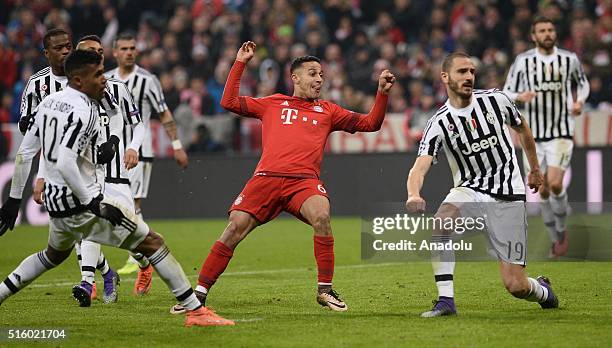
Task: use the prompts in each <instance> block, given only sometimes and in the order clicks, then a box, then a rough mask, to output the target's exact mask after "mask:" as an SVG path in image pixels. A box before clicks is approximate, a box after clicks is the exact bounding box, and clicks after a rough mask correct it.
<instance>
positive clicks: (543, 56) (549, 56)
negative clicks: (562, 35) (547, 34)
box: [535, 46, 557, 62]
mask: <svg viewBox="0 0 612 348" xmlns="http://www.w3.org/2000/svg"><path fill="white" fill-rule="evenodd" d="M535 51H536V55H537V56H538V58H540V59H541V60H543V61H545V62H550V61H551V60H553V59H554V58H555V56H556V55H557V46H554V47H553V51H552V53H551V54H542V53H541V52H540V50H539V49H538V48H537V47H536V49H535Z"/></svg>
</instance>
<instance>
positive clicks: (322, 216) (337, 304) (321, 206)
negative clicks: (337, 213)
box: [300, 195, 348, 312]
mask: <svg viewBox="0 0 612 348" xmlns="http://www.w3.org/2000/svg"><path fill="white" fill-rule="evenodd" d="M329 212H330V208H329V199H328V198H327V197H325V196H321V195H314V196H310V197H308V198H307V199H306V200H305V201H304V203H303V204H302V206H301V208H300V214H301V215H302V216H303V217H304V218H305V219H306V221H308V223H309V224H310V225H311V226H312V228H313V230H314V255H315V260H316V262H317V282H318V283H317V302H318V303H319V304H320V305H321V306H323V307H328V308H329V309H331V310H333V311H338V312H344V311H346V310H348V306H347V305H346V303H345V302H344V301H343V300H342V299H341V298H340V296H339V295H338V293H337V292H336V291H334V289H332V279H333V277H334V236H333V235H332V229H331V223H330V213H329Z"/></svg>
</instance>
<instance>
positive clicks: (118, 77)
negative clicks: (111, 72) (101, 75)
mask: <svg viewBox="0 0 612 348" xmlns="http://www.w3.org/2000/svg"><path fill="white" fill-rule="evenodd" d="M138 69H140V67H139V66H138V64H134V70H132V72H131V73H130V74H129V75H128V76H127V78H125V79H123V78H121V75H120V74H119V67H117V79H118V80H121V82H128V81H129V80H130V79H131V78H132V77H134V75H136V71H138Z"/></svg>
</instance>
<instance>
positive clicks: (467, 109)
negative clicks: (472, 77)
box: [445, 90, 474, 116]
mask: <svg viewBox="0 0 612 348" xmlns="http://www.w3.org/2000/svg"><path fill="white" fill-rule="evenodd" d="M472 91H473V90H472ZM445 104H446V106H447V107H448V110H449V111H450V112H451V113H453V114H455V115H462V116H468V115H470V114H471V113H472V110H473V109H474V92H472V98H471V99H470V104H469V105H468V106H466V107H464V108H461V109H457V108H456V107H454V106H452V105H451V103H450V100H448V99H447V100H446V103H445Z"/></svg>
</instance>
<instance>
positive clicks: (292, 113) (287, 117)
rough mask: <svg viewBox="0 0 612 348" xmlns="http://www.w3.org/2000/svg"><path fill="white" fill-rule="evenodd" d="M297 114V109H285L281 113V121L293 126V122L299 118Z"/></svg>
mask: <svg viewBox="0 0 612 348" xmlns="http://www.w3.org/2000/svg"><path fill="white" fill-rule="evenodd" d="M297 114H298V111H297V109H289V108H284V109H283V110H282V111H281V115H282V116H281V119H282V120H283V121H285V122H283V124H293V123H291V120H295V119H296V118H297Z"/></svg>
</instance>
